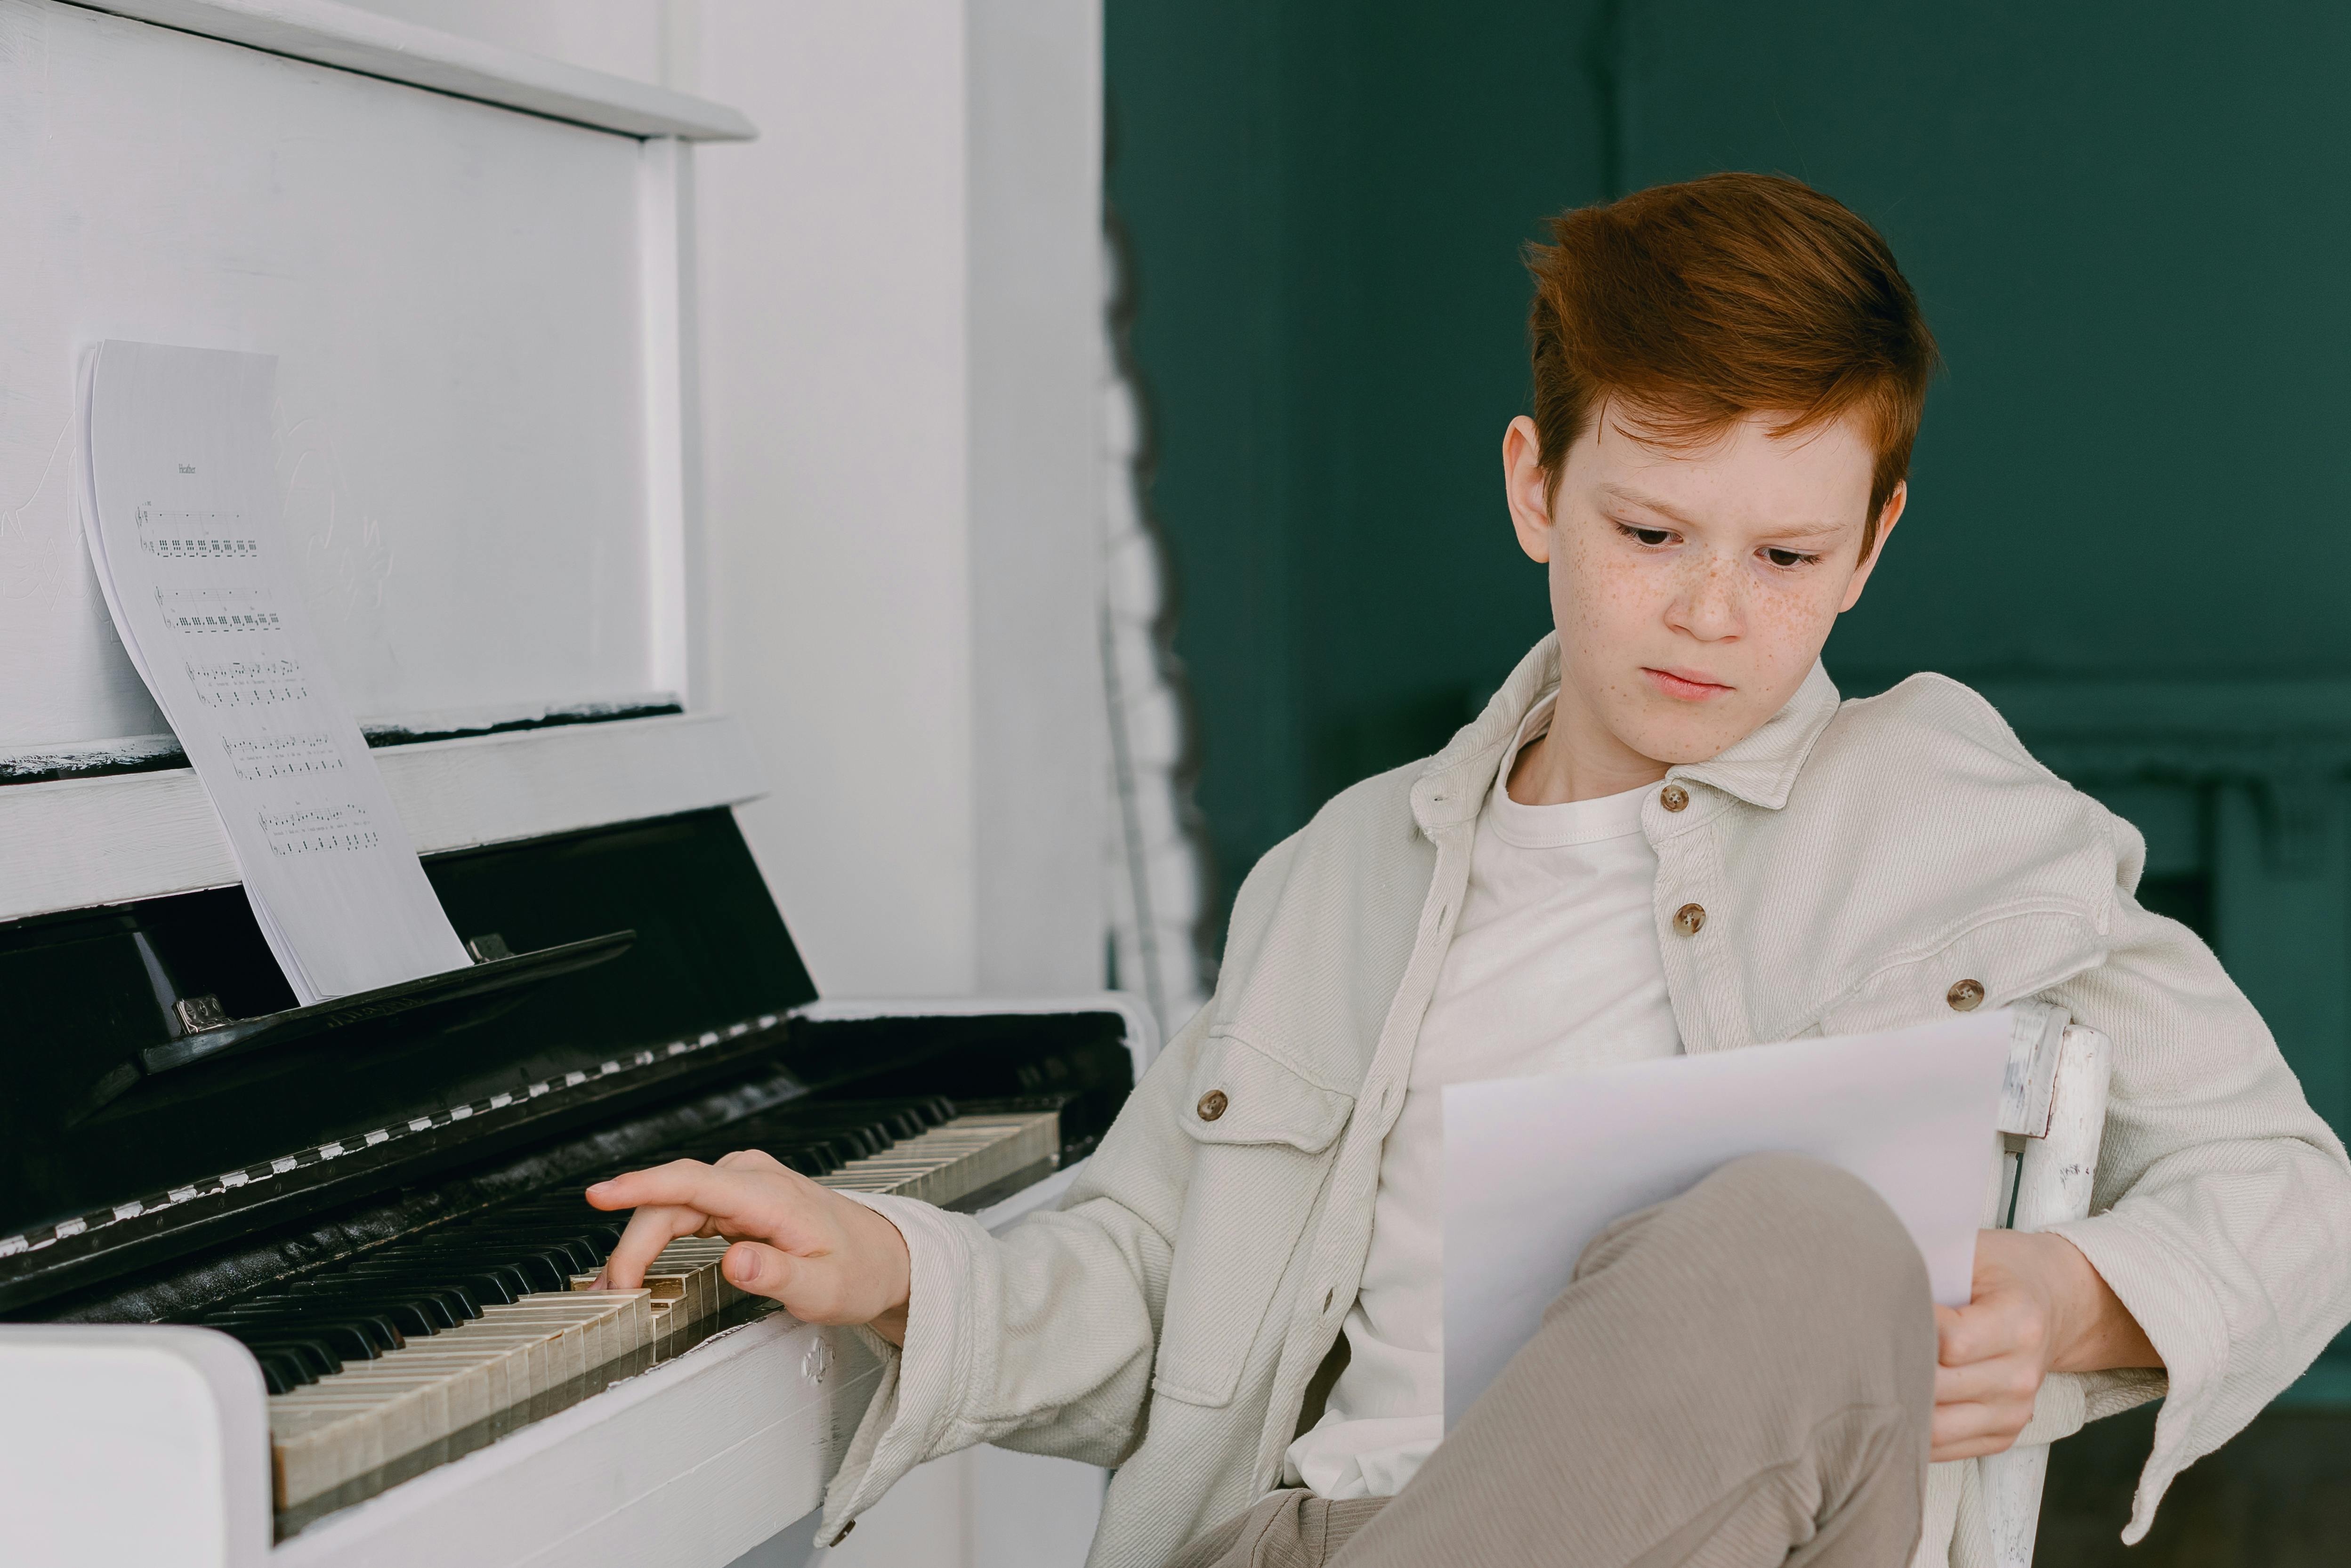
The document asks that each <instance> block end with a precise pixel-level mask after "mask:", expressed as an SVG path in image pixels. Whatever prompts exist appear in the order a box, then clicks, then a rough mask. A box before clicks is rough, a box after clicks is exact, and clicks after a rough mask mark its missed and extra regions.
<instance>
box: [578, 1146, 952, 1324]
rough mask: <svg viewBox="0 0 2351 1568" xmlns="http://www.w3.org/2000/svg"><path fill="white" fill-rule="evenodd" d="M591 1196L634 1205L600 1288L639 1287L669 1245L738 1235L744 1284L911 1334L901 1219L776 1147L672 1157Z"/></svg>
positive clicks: (739, 1282)
mask: <svg viewBox="0 0 2351 1568" xmlns="http://www.w3.org/2000/svg"><path fill="white" fill-rule="evenodd" d="M588 1201H589V1202H590V1203H592V1204H594V1205H595V1206H596V1207H597V1208H599V1209H634V1210H636V1212H635V1213H634V1214H632V1215H631V1216H630V1217H629V1223H628V1228H627V1229H626V1230H625V1231H622V1233H621V1244H620V1245H619V1246H617V1247H615V1248H613V1249H612V1255H611V1257H610V1258H607V1259H606V1260H605V1261H604V1272H602V1274H601V1275H600V1276H598V1279H597V1284H598V1285H599V1286H600V1287H605V1288H610V1289H613V1290H634V1289H636V1288H637V1287H638V1286H639V1285H640V1284H642V1283H643V1282H644V1276H645V1266H646V1265H647V1264H649V1263H651V1262H653V1259H654V1258H655V1257H657V1256H658V1255H659V1254H660V1252H661V1250H662V1249H663V1248H664V1247H666V1246H668V1245H669V1244H670V1243H671V1242H672V1241H676V1240H677V1239H678V1238H679V1237H681V1236H719V1237H724V1238H726V1240H727V1241H733V1242H734V1243H735V1245H734V1246H732V1247H729V1248H728V1249H727V1250H726V1261H725V1262H724V1263H723V1265H722V1267H724V1268H725V1270H726V1278H727V1279H728V1280H729V1281H730V1282H733V1283H734V1284H735V1285H736V1286H737V1288H739V1289H741V1290H745V1291H748V1292H749V1293H752V1294H754V1295H762V1296H767V1297H769V1298H771V1299H773V1300H775V1301H778V1302H780V1303H783V1306H784V1309H785V1310H786V1311H787V1312H789V1313H790V1314H792V1315H793V1316H794V1317H796V1318H799V1320H800V1321H801V1322H803V1323H862V1324H866V1325H867V1326H868V1327H870V1328H872V1330H873V1332H874V1333H876V1334H880V1335H881V1336H882V1337H883V1338H884V1339H886V1340H888V1341H889V1342H890V1343H891V1344H893V1345H904V1344H905V1342H906V1296H907V1287H908V1282H909V1279H910V1277H911V1272H912V1271H911V1265H910V1264H909V1262H908V1261H907V1256H906V1239H905V1238H904V1236H902V1235H900V1234H899V1233H898V1227H897V1226H895V1225H893V1224H892V1223H891V1222H890V1221H889V1220H887V1219H885V1218H883V1216H882V1215H881V1214H879V1213H876V1212H875V1211H874V1210H871V1209H868V1208H867V1207H865V1205H863V1204H862V1203H859V1202H857V1201H856V1200H854V1199H849V1198H844V1197H842V1196H841V1194H840V1193H838V1192H835V1191H834V1190H833V1189H831V1188H829V1187H820V1186H819V1185H818V1184H817V1183H815V1182H813V1181H810V1179H808V1178H807V1177H805V1176H802V1175H800V1174H799V1172H798V1171H796V1170H792V1169H789V1168H787V1167H786V1166H785V1165H784V1164H783V1163H782V1162H781V1161H780V1160H778V1159H777V1158H775V1157H774V1156H772V1155H768V1154H762V1153H760V1152H759V1151H758V1150H756V1149H746V1150H744V1151H742V1152H740V1153H737V1154H730V1155H728V1156H727V1157H726V1158H724V1159H722V1160H720V1161H719V1162H718V1163H717V1164H716V1165H705V1164H703V1163H702V1161H700V1160H698V1159H679V1160H672V1161H671V1162H670V1163H669V1164H667V1165H663V1166H656V1167H654V1168H652V1169H650V1170H632V1171H630V1172H629V1173H628V1174H626V1175H625V1176H616V1177H614V1178H612V1179H611V1180H610V1181H600V1182H598V1183H597V1184H596V1185H595V1186H593V1187H591V1188H590V1189H588Z"/></svg>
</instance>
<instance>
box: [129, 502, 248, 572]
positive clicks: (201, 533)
mask: <svg viewBox="0 0 2351 1568" xmlns="http://www.w3.org/2000/svg"><path fill="white" fill-rule="evenodd" d="M137 520H138V526H139V548H140V549H141V550H142V551H144V552H145V553H147V554H148V555H150V556H160V557H162V559H164V560H167V561H249V560H253V559H256V557H258V556H260V554H261V540H260V538H259V537H258V536H257V535H256V534H255V532H254V529H253V527H252V525H251V524H248V523H247V522H246V519H245V518H244V517H243V516H241V515H240V514H236V513H234V512H163V511H159V510H157V509H156V508H154V507H152V506H141V507H140V508H139V509H138V514H137Z"/></svg>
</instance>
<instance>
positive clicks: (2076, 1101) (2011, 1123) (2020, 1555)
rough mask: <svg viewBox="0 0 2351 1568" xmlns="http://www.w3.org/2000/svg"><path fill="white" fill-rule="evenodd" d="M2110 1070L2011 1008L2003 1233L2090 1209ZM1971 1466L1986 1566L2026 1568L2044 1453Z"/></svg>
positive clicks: (2086, 1038) (2082, 1041) (2031, 1013)
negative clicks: (1987, 1552) (1987, 1540)
mask: <svg viewBox="0 0 2351 1568" xmlns="http://www.w3.org/2000/svg"><path fill="white" fill-rule="evenodd" d="M2112 1070H2113V1069H2112V1064H2111V1062H2110V1060H2109V1048H2108V1042H2107V1040H2106V1037H2105V1035H2104V1034H2101V1033H2098V1031H2096V1030H2095V1029H2089V1028H2085V1027H2083V1026H2082V1025H2080V1024H2078V1023H2067V1022H2066V1020H2065V1015H2064V1013H2063V1012H2058V1011H2057V1010H2055V1009H2051V1008H2044V1007H2031V1008H2026V1007H2020V1008H2019V1009H2018V1049H2017V1051H2016V1053H2015V1054H2013V1055H2012V1056H2011V1059H2010V1071H2009V1082H2008V1085H2007V1086H2006V1092H2005V1093H2004V1094H2003V1096H2002V1098H2001V1134H2002V1136H2003V1137H2005V1138H2006V1140H2007V1143H2008V1149H2009V1152H2008V1156H2007V1159H2006V1162H2005V1163H2006V1169H2005V1172H2004V1179H2003V1186H2002V1189H2001V1215H2002V1220H2001V1225H2002V1228H2003V1229H2006V1230H2011V1231H2038V1230H2041V1229H2043V1228H2044V1227H2046V1226H2050V1225H2054V1224H2058V1223H2060V1222H2062V1221H2064V1220H2079V1219H2082V1218H2084V1217H2085V1216H2086V1215H2087V1214H2088V1213H2089V1212H2090V1189H2091V1186H2092V1183H2093V1182H2094V1181H2095V1179H2096V1175H2097V1168H2098V1143H2099V1139H2100V1137H2102V1136H2103V1135H2104V1133H2105V1125H2106V1080H2107V1077H2108V1075H2110V1073H2111V1072H2112ZM1974 1462H1975V1464H1976V1466H1977V1473H1976V1483H1977V1484H1976V1489H1975V1502H1976V1506H1977V1507H1978V1508H1980V1510H1981V1511H1982V1513H1983V1522H1984V1524H1985V1525H1986V1526H1987V1530H1988V1533H1989V1535H1990V1537H1991V1543H1992V1557H1993V1561H1994V1562H1995V1563H1997V1564H1998V1565H1999V1568H2032V1543H2033V1537H2034V1535H2035V1534H2036V1533H2037V1532H2038V1531H2039V1529H2040V1525H2041V1487H2042V1482H2043V1480H2045V1479H2046V1478H2047V1476H2048V1473H2049V1446H2048V1445H2047V1444H2046V1443H2034V1444H2030V1445H2025V1444H2020V1445H2018V1446H2016V1447H2014V1448H2011V1449H2009V1450H2008V1451H2007V1452H2005V1453H2000V1454H1991V1455H1987V1456H1986V1457H1984V1458H1983V1459H1977V1460H1976V1461H1974Z"/></svg>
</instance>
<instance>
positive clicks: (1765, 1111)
mask: <svg viewBox="0 0 2351 1568" xmlns="http://www.w3.org/2000/svg"><path fill="white" fill-rule="evenodd" d="M2010 1028H2011V1014H2010V1013H2009V1012H2007V1010H2005V1009H2002V1010H2001V1011H1999V1012H1985V1013H1971V1014H1969V1015H1967V1016H1965V1017H1962V1018H1956V1019H1952V1020H1950V1021H1949V1022H1948V1023H1928V1024H1922V1025H1920V1026H1918V1027H1917V1028H1914V1029H1895V1030H1887V1031H1886V1032H1884V1033H1876V1034H1854V1035H1846V1036H1843V1037H1840V1038H1836V1039H1829V1040H1801V1041H1796V1042H1794V1043H1792V1044H1785V1045H1756V1046H1750V1047H1748V1048H1747V1049H1745V1050H1741V1051H1723V1052H1717V1053H1712V1054H1707V1055H1702V1056H1677V1057H1673V1058H1671V1059H1669V1060H1667V1061H1661V1062H1641V1063H1636V1064H1632V1065H1630V1066H1624V1067H1608V1068H1603V1069H1601V1070H1599V1071H1597V1072H1591V1073H1576V1074H1561V1075H1554V1076H1550V1077H1541V1078H1502V1079H1495V1080H1492V1081H1489V1082H1486V1083H1476V1084H1454V1085H1447V1088H1446V1090H1445V1425H1446V1427H1447V1429H1448V1430H1450V1429H1451V1428H1452V1426H1453V1424H1454V1422H1456V1421H1457V1420H1458V1419H1459V1418H1460V1417H1461V1414H1462V1412H1463V1411H1465V1410H1467V1409H1468V1407H1469V1406H1470V1404H1471V1403H1472V1402H1473V1401H1474V1400H1475V1399H1476V1398H1477V1397H1478V1396H1479V1394H1481V1393H1483V1392H1484V1391H1485V1388H1486V1386H1487V1385H1488V1384H1489V1383H1491V1382H1492V1381H1493V1380H1494V1378H1495V1377H1496V1376H1499V1374H1500V1372H1501V1370H1502V1368H1503V1367H1504V1366H1507V1365H1508V1364H1509V1362H1510V1357H1511V1356H1513V1355H1517V1354H1518V1351H1519V1347H1520V1345H1524V1344H1525V1343H1526V1342H1527V1341H1528V1339H1529V1338H1531V1336H1532V1335H1533V1334H1534V1331H1535V1329H1536V1327H1537V1326H1538V1325H1539V1324H1541V1321H1542V1312H1543V1308H1544V1307H1546V1306H1547V1305H1549V1304H1550V1303H1551V1299H1552V1297H1553V1296H1555V1295H1557V1294H1558V1293H1560V1292H1561V1291H1562V1290H1565V1289H1566V1288H1567V1285H1568V1282H1569V1280H1570V1279H1571V1278H1572V1277H1573V1274H1574V1272H1575V1264H1576V1260H1577V1259H1579V1258H1581V1257H1582V1256H1583V1249H1584V1248H1585V1247H1586V1246H1587V1245H1589V1244H1590V1242H1591V1241H1592V1239H1593V1237H1594V1236H1597V1235H1598V1234H1599V1233H1600V1232H1601V1231H1603V1230H1604V1229H1606V1228H1607V1227H1608V1226H1609V1225H1610V1224H1611V1223H1612V1222H1614V1220H1618V1219H1621V1218H1622V1217H1623V1216H1625V1215H1626V1214H1630V1213H1632V1212H1634V1211H1635V1210H1640V1209H1646V1208H1647V1207H1648V1206H1649V1205H1651V1204H1653V1203H1661V1202H1663V1201H1665V1200H1666V1199H1668V1198H1671V1197H1674V1196H1676V1195H1677V1194H1678V1193H1682V1192H1686V1191H1687V1190H1688V1189H1690V1188H1692V1187H1694V1186H1696V1185H1697V1184H1698V1181H1699V1179H1702V1178H1703V1177H1705V1176H1706V1175H1707V1174H1708V1172H1710V1171H1712V1170H1714V1169H1715V1168H1717V1167H1719V1166H1721V1165H1723V1164H1726V1163H1727V1162H1729V1161H1730V1160H1733V1159H1736V1158H1740V1156H1741V1155H1748V1154H1762V1153H1767V1152H1770V1151H1772V1150H1789V1151H1792V1152H1795V1153H1798V1154H1808V1155H1811V1156H1813V1158H1816V1159H1822V1160H1825V1161H1827V1162H1828V1163H1829V1164H1831V1165H1834V1166H1839V1167H1841V1168H1844V1169H1846V1170H1849V1171H1851V1172H1853V1174H1854V1175H1855V1176H1858V1177H1860V1178H1861V1179H1863V1180H1864V1181H1866V1182H1868V1183H1869V1184H1870V1186H1872V1187H1874V1188H1876V1189H1877V1193H1878V1196H1879V1197H1881V1198H1883V1199H1886V1204H1887V1206H1888V1207H1889V1208H1891V1209H1892V1210H1894V1212H1895V1213H1896V1215H1898V1216H1899V1217H1900V1218H1901V1220H1902V1222H1903V1224H1904V1225H1905V1226H1906V1227H1907V1228H1908V1230H1909V1231H1910V1237H1911V1240H1913V1241H1916V1242H1917V1243H1918V1250H1919V1251H1920V1252H1921V1253H1922V1254H1923V1255H1924V1256H1925V1258H1926V1260H1927V1275H1928V1285H1929V1287H1930V1288H1931V1290H1932V1292H1933V1293H1934V1297H1935V1299H1936V1300H1937V1301H1938V1302H1940V1303H1944V1304H1945V1305H1947V1306H1964V1305H1965V1304H1966V1303H1967V1302H1968V1300H1969V1297H1970V1293H1971V1290H1972V1280H1973V1274H1974V1270H1975V1251H1976V1231H1977V1228H1978V1226H1979V1225H1980V1222H1981V1220H1982V1217H1983V1213H1984V1210H1985V1207H1986V1204H1987V1201H1988V1199H1989V1197H1990V1192H1991V1180H1992V1179H1993V1177H1994V1175H1995V1174H1996V1172H1997V1168H1998V1167H1997V1156H1998V1153H1999V1149H2000V1138H1999V1134H1998V1130H1997V1129H1998V1127H1999V1117H2000V1088H2001V1079H2002V1077H2003V1076H2004V1075H2005V1074H2006V1072H2007V1068H2008V1050H2009V1034H2010Z"/></svg>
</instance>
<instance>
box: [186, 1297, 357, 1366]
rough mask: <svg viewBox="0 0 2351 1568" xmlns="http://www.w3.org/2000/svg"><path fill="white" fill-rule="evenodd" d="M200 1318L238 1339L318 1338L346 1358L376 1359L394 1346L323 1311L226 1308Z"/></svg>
mask: <svg viewBox="0 0 2351 1568" xmlns="http://www.w3.org/2000/svg"><path fill="white" fill-rule="evenodd" d="M196 1321H197V1322H198V1323H199V1324H203V1325H204V1327H206V1328H216V1329H219V1330H220V1331H221V1332H222V1333H223V1334H229V1335H232V1336H233V1337H235V1338H237V1339H245V1338H247V1337H252V1338H256V1339H269V1340H273V1341H277V1340H284V1341H293V1340H303V1339H312V1340H317V1341H318V1342H319V1344H321V1345H325V1346H327V1347H328V1348H329V1349H330V1350H332V1351H333V1352H334V1353H335V1355H337V1356H338V1357H339V1358H340V1359H341V1360H344V1361H373V1360H374V1359H375V1358H376V1357H377V1356H379V1355H382V1354H383V1350H389V1349H391V1348H392V1345H390V1344H388V1343H385V1344H384V1345H383V1350H379V1349H378V1348H377V1345H378V1344H379V1343H380V1341H379V1337H378V1335H376V1334H372V1333H370V1332H369V1331H368V1330H367V1329H365V1328H363V1327H361V1326H360V1324H356V1323H348V1322H344V1321H341V1320H340V1318H338V1319H335V1320H331V1321H330V1320H329V1319H328V1318H327V1317H326V1316H325V1314H319V1315H318V1316H316V1317H303V1316H299V1315H297V1314H287V1313H249V1312H243V1311H237V1310H229V1309H224V1310H222V1311H219V1312H211V1313H206V1314H204V1316H202V1317H200V1318H198V1319H197V1320H196ZM388 1328H389V1325H387V1331H388Z"/></svg>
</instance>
